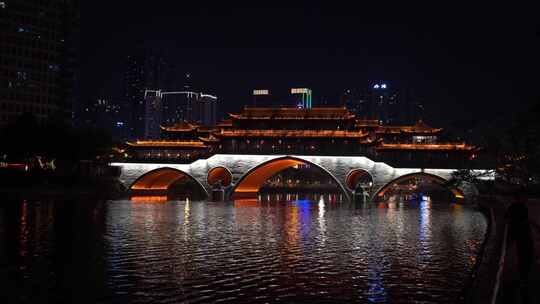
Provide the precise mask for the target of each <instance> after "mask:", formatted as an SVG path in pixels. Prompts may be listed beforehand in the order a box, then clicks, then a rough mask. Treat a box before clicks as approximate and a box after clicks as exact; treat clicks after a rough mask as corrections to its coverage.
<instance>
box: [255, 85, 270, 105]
mask: <svg viewBox="0 0 540 304" xmlns="http://www.w3.org/2000/svg"><path fill="white" fill-rule="evenodd" d="M252 96H253V106H254V107H262V106H269V105H271V103H272V97H271V95H270V90H268V89H255V90H253V94H252Z"/></svg>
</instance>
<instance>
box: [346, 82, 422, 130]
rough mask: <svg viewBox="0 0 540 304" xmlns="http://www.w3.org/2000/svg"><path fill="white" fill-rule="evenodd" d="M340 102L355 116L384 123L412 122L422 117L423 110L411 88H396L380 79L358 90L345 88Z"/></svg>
mask: <svg viewBox="0 0 540 304" xmlns="http://www.w3.org/2000/svg"><path fill="white" fill-rule="evenodd" d="M341 103H342V105H343V106H345V107H347V109H349V110H350V111H351V112H353V113H354V114H355V115H356V116H357V117H359V118H363V119H373V120H378V121H379V122H380V123H381V124H385V125H397V124H409V123H414V122H416V121H418V120H419V119H421V118H422V111H423V105H422V104H421V103H420V102H419V101H418V100H417V99H416V98H415V96H414V95H413V94H412V91H411V90H398V89H396V88H393V87H391V86H390V84H388V83H387V82H382V81H381V82H375V83H373V84H371V85H370V86H369V87H367V88H363V89H360V90H355V89H347V90H345V91H344V92H343V93H342V95H341Z"/></svg>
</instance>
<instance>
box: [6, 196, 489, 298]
mask: <svg viewBox="0 0 540 304" xmlns="http://www.w3.org/2000/svg"><path fill="white" fill-rule="evenodd" d="M66 206H67V207H66ZM69 206H70V205H66V204H61V203H32V202H26V203H23V204H21V205H20V208H13V209H9V210H6V209H0V213H1V214H0V215H1V217H0V219H3V220H2V221H0V228H1V229H0V240H6V242H5V244H7V245H9V247H6V246H3V247H2V248H4V249H1V252H0V257H7V259H8V261H9V263H12V264H13V265H14V266H15V267H16V269H17V271H19V272H20V274H19V275H20V278H19V279H18V280H17V284H18V286H19V287H17V288H15V289H14V290H15V291H13V292H14V293H17V294H28V293H29V292H30V290H32V288H34V287H33V286H35V285H36V284H38V285H39V284H44V283H43V282H47V281H50V284H53V287H55V286H56V285H59V286H58V287H57V288H59V289H60V287H66V286H67V287H72V286H71V285H73V284H78V283H75V282H78V281H77V279H80V278H82V277H84V278H85V280H83V281H85V282H87V284H86V285H85V286H78V287H77V288H79V289H83V290H84V291H86V292H88V294H91V295H93V296H94V297H95V300H96V301H100V302H104V303H113V302H133V303H154V302H161V301H165V302H190V303H191V302H194V303H208V302H217V301H220V302H221V301H223V302H230V303H265V302H295V303H298V302H302V303H312V302H317V301H318V302H324V303H328V302H335V303H341V302H344V301H346V302H358V303H366V302H388V303H396V302H403V303H409V302H415V301H416V302H433V303H442V302H444V303H449V302H456V301H458V300H459V299H460V295H461V291H462V288H463V287H464V286H465V284H466V282H467V279H468V277H469V274H470V271H471V269H472V267H473V266H474V262H475V261H476V258H475V257H476V254H477V252H478V250H479V248H480V244H481V242H482V240H483V236H484V233H485V229H486V220H485V218H484V217H483V216H482V215H481V214H480V213H479V212H477V211H475V210H474V209H473V208H471V207H467V206H459V205H455V204H447V203H438V202H383V203H379V204H370V203H362V204H350V203H345V202H337V201H335V200H334V199H332V198H330V201H329V200H328V198H326V197H323V196H320V197H319V198H318V200H317V201H309V200H299V201H293V202H272V201H263V202H259V201H257V200H243V201H236V202H229V203H214V202H193V201H167V202H162V203H158V204H156V203H155V201H151V202H145V201H144V200H141V199H137V202H135V203H134V202H132V201H110V202H106V203H87V205H85V208H82V209H83V210H79V209H78V208H74V207H69ZM51 210H52V211H51ZM11 213H15V214H16V215H17V219H18V220H16V221H13V220H5V219H7V218H8V217H7V216H8V215H9V216H11V215H12V214H11ZM67 217H72V218H70V219H69V220H66V218H67ZM65 229H70V231H69V232H66V231H65ZM13 231H16V232H17V233H16V234H15V236H14V237H13V238H11V237H9V236H8V235H6V233H8V232H13ZM71 238H74V239H76V240H75V241H72V242H71V241H70V240H71ZM59 242H62V243H61V244H60V243H59ZM14 244H15V245H14ZM60 249H61V250H60ZM66 252H67V253H66ZM28 256H31V257H32V258H28ZM58 256H60V257H62V258H66V257H69V259H70V260H71V262H70V263H71V264H70V265H71V266H72V267H73V268H74V270H73V271H72V273H70V276H68V278H69V280H67V279H66V280H65V281H62V278H63V276H62V275H61V274H62V273H63V272H62V271H64V270H62V269H64V268H63V265H64V264H62V263H57V262H56V261H57V260H58V259H59V257H58ZM0 266H2V265H0ZM0 274H2V275H6V278H7V275H8V274H9V273H7V272H6V273H4V272H0ZM54 278H57V279H54ZM2 279H5V278H2ZM6 282H7V281H6ZM45 290H49V292H54V291H55V290H57V289H55V288H49V289H46V288H45ZM40 296H42V297H44V298H43V299H46V297H47V296H48V295H47V292H43V293H41V294H40V295H36V297H38V299H40V298H39V297H40ZM66 297H67V295H66ZM20 302H25V301H20Z"/></svg>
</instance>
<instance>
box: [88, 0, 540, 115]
mask: <svg viewBox="0 0 540 304" xmlns="http://www.w3.org/2000/svg"><path fill="white" fill-rule="evenodd" d="M100 7H101V6H99V2H98V3H95V4H94V5H93V7H92V6H90V7H88V9H89V10H90V11H92V10H94V9H97V8H100ZM107 7H108V10H107V11H106V12H103V15H102V18H101V20H100V23H99V24H95V25H94V27H93V28H92V29H91V30H90V31H88V32H87V33H88V34H89V36H88V39H87V40H86V42H85V44H86V45H85V47H84V48H83V59H84V60H83V61H84V62H83V69H85V68H87V72H88V73H87V74H88V75H87V77H88V79H87V80H88V82H87V83H85V88H83V92H95V91H99V90H104V91H105V92H109V94H113V95H114V94H118V93H115V92H114V91H115V90H116V89H117V85H116V84H118V83H119V77H118V76H115V75H118V71H119V70H120V69H121V68H120V67H119V66H118V63H119V62H120V61H121V60H123V58H124V57H125V56H126V55H127V54H128V53H129V52H130V51H133V50H134V49H137V48H154V49H157V50H159V51H160V52H161V53H163V54H164V55H165V56H166V57H167V58H169V59H170V60H171V61H172V63H173V64H174V66H175V67H176V68H177V69H178V73H179V74H181V73H186V72H190V73H191V74H192V75H193V77H194V78H195V79H197V80H198V81H199V82H200V83H202V85H203V86H204V87H205V88H207V89H211V90H215V92H214V93H215V94H216V95H219V96H220V99H221V100H222V101H223V103H224V104H226V105H227V107H230V111H233V110H238V109H240V108H241V107H242V106H243V105H244V104H246V103H249V101H250V100H251V99H250V94H251V91H252V90H253V89H255V88H258V87H264V88H266V87H268V88H275V87H289V88H291V87H309V88H312V89H313V91H314V102H315V100H317V99H319V100H327V101H330V102H333V103H336V102H339V95H340V93H341V92H342V91H343V90H346V89H358V88H362V87H366V86H368V85H369V84H370V83H372V82H373V81H376V80H379V79H384V80H386V81H388V82H389V83H391V84H392V85H393V86H394V87H400V88H411V89H414V90H415V91H416V92H417V95H420V96H422V97H423V99H424V100H425V101H426V108H427V109H426V110H427V111H428V113H429V115H430V117H431V118H432V119H434V120H437V121H439V120H440V121H441V123H442V124H443V125H448V124H449V123H451V122H452V120H455V119H457V116H463V117H462V118H461V119H473V120H478V118H479V117H480V118H481V119H491V118H493V117H496V116H505V115H508V113H509V112H511V113H513V112H517V111H518V110H519V109H523V108H524V107H526V106H527V105H528V104H530V103H532V102H533V101H534V97H535V96H537V93H536V92H535V90H534V89H533V88H534V82H535V80H534V79H535V76H534V75H535V74H534V68H535V66H536V65H537V60H536V59H535V55H534V54H535V51H536V50H537V45H538V42H537V40H538V39H537V37H538V30H537V24H536V21H535V19H534V18H533V16H531V15H530V14H529V13H528V12H527V9H526V8H525V7H523V8H513V9H509V10H506V9H505V8H503V7H496V6H493V7H490V8H488V9H486V8H484V7H483V6H481V5H474V4H473V5H469V6H467V9H464V10H462V9H461V8H460V7H454V8H452V7H450V8H448V10H447V11H446V12H445V13H444V14H442V13H440V14H437V13H432V12H430V7H419V6H411V7H404V8H403V11H401V10H400V8H399V7H393V8H389V9H387V10H385V16H387V18H383V19H384V20H380V19H378V18H374V17H366V16H365V14H363V13H362V12H360V11H358V10H354V9H350V10H348V9H347V7H339V6H337V5H320V4H317V3H313V4H311V5H307V6H303V5H296V6H292V7H287V6H279V5H270V6H267V7H263V8H257V7H253V6H247V5H239V6H238V7H227V6H224V5H218V6H209V5H206V6H205V5H195V4H182V7H180V5H176V4H171V3H164V2H160V1H158V2H156V3H153V8H154V9H155V11H156V13H155V14H154V15H153V16H152V17H148V18H147V19H145V20H146V22H144V23H140V25H135V26H133V24H135V23H137V22H135V21H136V20H137V19H139V18H144V13H145V9H146V6H143V5H141V4H133V5H132V7H130V14H118V12H120V11H121V10H122V4H108V5H107ZM431 8H432V7H431ZM364 10H365V11H371V10H377V8H376V7H369V6H366V7H365V8H364ZM484 10H485V11H484ZM503 14H504V16H506V17H505V18H506V19H505V20H508V22H499V17H501V16H503ZM456 16H457V17H459V18H456ZM388 18H389V19H391V20H392V22H390V23H388V22H387V21H388V20H387V19H388ZM198 20H206V21H208V22H206V23H205V22H200V21H198ZM210 21H211V22H210ZM278 21H279V22H278ZM126 24H130V27H129V28H126V26H125V25H126ZM213 24H219V26H213ZM426 24H429V26H426ZM120 33H121V35H120ZM98 40H99V41H100V43H97V42H96V43H94V42H95V41H98ZM111 63H113V64H111ZM96 69H100V70H101V69H103V70H104V71H107V72H106V73H101V74H100V75H101V76H102V74H105V75H106V77H101V76H100V77H99V78H100V79H97V80H96V78H97V77H95V76H94V75H96V74H98V71H96ZM285 71H287V72H285ZM495 88H496V89H495ZM83 95H84V94H83ZM510 100H511V101H512V105H513V106H512V111H508V109H507V106H506V105H507V104H508V102H509V101H510ZM514 108H515V110H514ZM482 114H485V117H484V116H483V115H482Z"/></svg>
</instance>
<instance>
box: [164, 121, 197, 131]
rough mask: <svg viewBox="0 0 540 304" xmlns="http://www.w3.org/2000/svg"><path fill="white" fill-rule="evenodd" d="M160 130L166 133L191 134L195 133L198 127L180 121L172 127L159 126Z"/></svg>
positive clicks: (194, 124)
mask: <svg viewBox="0 0 540 304" xmlns="http://www.w3.org/2000/svg"><path fill="white" fill-rule="evenodd" d="M160 127H161V130H164V131H167V132H191V131H195V130H196V129H197V128H199V127H200V126H199V125H198V124H196V123H192V122H187V121H184V120H183V121H181V122H178V123H176V124H175V125H174V126H170V127H164V126H160Z"/></svg>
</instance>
